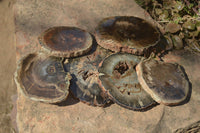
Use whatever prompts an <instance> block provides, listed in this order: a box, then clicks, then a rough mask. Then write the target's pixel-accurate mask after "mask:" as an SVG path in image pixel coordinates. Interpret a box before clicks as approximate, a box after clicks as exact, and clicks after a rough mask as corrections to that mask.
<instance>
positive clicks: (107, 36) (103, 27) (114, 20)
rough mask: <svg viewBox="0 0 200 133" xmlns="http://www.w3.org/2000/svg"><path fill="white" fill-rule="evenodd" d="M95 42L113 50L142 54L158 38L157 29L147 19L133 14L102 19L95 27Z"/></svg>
mask: <svg viewBox="0 0 200 133" xmlns="http://www.w3.org/2000/svg"><path fill="white" fill-rule="evenodd" d="M95 37H96V40H97V43H98V44H99V45H101V46H102V47H104V48H106V49H110V50H112V51H115V52H126V53H132V54H136V55H142V54H143V51H144V50H146V49H148V48H149V47H151V46H154V45H156V44H157V43H158V41H159V40H160V33H159V31H158V30H157V29H156V28H155V27H153V26H152V25H151V24H150V23H148V22H147V21H145V20H143V19H141V18H137V17H133V16H115V17H109V18H105V19H103V20H102V21H101V22H100V23H99V25H98V26H97V28H96V32H95Z"/></svg>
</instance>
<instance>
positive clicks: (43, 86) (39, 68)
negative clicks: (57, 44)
mask: <svg viewBox="0 0 200 133" xmlns="http://www.w3.org/2000/svg"><path fill="white" fill-rule="evenodd" d="M70 79H71V76H70V74H69V73H67V72H65V71H64V68H63V64H62V59H61V58H58V57H51V56H50V57H49V56H46V55H44V54H41V53H32V54H29V55H27V56H26V57H24V58H22V59H21V61H20V62H19V64H18V68H17V71H16V73H15V81H16V83H17V85H18V87H19V89H20V90H21V92H22V93H23V94H24V95H25V96H26V97H28V98H30V99H32V100H35V101H41V102H46V103H57V102H61V101H63V100H65V99H66V97H67V96H68V92H69V85H70Z"/></svg>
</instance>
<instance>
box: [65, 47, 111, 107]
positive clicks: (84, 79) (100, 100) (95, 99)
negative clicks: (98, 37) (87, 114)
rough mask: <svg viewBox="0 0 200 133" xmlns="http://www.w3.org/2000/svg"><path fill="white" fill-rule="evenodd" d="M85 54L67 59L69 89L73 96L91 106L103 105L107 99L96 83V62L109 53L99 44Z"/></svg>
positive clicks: (109, 52)
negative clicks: (69, 79) (69, 76)
mask: <svg viewBox="0 0 200 133" xmlns="http://www.w3.org/2000/svg"><path fill="white" fill-rule="evenodd" d="M93 48H94V49H92V52H91V53H90V54H89V55H87V56H82V57H78V58H73V59H69V60H68V62H67V63H66V65H65V68H66V69H67V71H69V72H70V73H71V75H72V80H71V85H70V90H71V92H72V94H73V95H74V97H76V98H78V99H80V101H82V102H84V103H87V104H89V105H93V106H103V105H104V104H105V103H106V102H107V101H108V100H109V99H108V97H107V95H106V93H105V92H104V91H103V90H102V89H101V87H99V84H98V64H99V63H100V62H101V61H102V60H103V59H104V58H105V56H107V55H109V54H111V51H109V50H106V49H104V48H102V47H100V46H97V47H96V46H95V47H93Z"/></svg>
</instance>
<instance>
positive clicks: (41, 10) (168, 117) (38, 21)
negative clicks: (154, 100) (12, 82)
mask: <svg viewBox="0 0 200 133" xmlns="http://www.w3.org/2000/svg"><path fill="white" fill-rule="evenodd" d="M14 9H15V10H14V11H15V24H16V43H17V44H16V48H17V59H19V58H20V57H22V56H23V55H26V54H28V53H30V52H34V51H38V50H40V45H39V42H38V40H37V38H38V36H39V35H40V33H41V32H42V31H44V30H46V29H48V28H50V27H53V26H75V27H79V28H81V29H85V30H87V31H88V32H90V33H94V30H95V27H96V25H97V24H98V22H99V21H100V20H102V19H103V18H105V17H109V16H116V15H123V16H124V15H129V16H132V15H133V16H137V17H141V18H143V19H145V20H148V21H150V22H151V23H154V22H153V21H152V19H151V18H150V16H149V15H148V14H147V13H146V12H145V11H144V10H143V9H142V8H140V7H139V6H137V5H136V4H135V2H134V1H124V0H116V1H112V2H111V1H109V0H96V1H94V0H73V1H69V0H63V1H53V0H40V1H27V0H17V1H16V4H15V8H14ZM185 56H186V57H188V58H184V59H182V58H183V57H182V56H179V55H173V54H170V55H169V56H166V57H165V60H166V61H167V60H168V61H175V62H178V63H179V62H180V64H181V63H182V61H183V60H184V63H183V64H181V65H182V66H183V67H184V68H185V70H186V73H187V75H188V76H189V79H190V81H191V83H192V94H191V98H190V99H189V100H188V102H187V103H184V104H183V105H180V106H174V107H170V106H164V105H157V106H155V107H153V108H152V109H149V110H147V111H144V112H137V111H132V110H128V109H125V108H122V107H120V106H118V105H116V104H111V105H110V106H108V107H105V108H101V107H92V106H88V105H86V104H83V103H81V102H79V101H77V100H74V99H73V98H72V97H69V98H68V99H67V100H66V101H65V102H64V103H62V104H59V106H58V105H52V104H44V103H40V102H35V101H31V100H29V99H27V98H25V97H24V96H23V95H22V94H21V93H18V101H17V125H18V129H19V132H20V133H42V132H47V133H51V132H53V133H54V132H56V133H65V132H94V133H95V132H104V133H110V132H115V133H117V132H120V133H121V132H136V133H137V132H146V133H152V132H162V133H165V132H166V133H168V132H174V131H176V130H177V129H180V128H185V127H187V126H188V125H191V124H193V123H195V122H197V121H199V120H200V118H199V116H200V112H199V108H200V98H199V96H200V89H199V86H200V84H199V83H200V82H199V80H200V77H199V75H200V74H199V67H200V58H199V56H197V57H194V56H193V55H191V56H189V55H187V54H186V55H185ZM18 90H19V88H18Z"/></svg>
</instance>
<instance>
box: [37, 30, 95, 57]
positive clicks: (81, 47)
mask: <svg viewBox="0 0 200 133" xmlns="http://www.w3.org/2000/svg"><path fill="white" fill-rule="evenodd" d="M38 39H39V42H40V44H41V45H42V47H43V50H44V51H45V52H47V53H49V54H51V55H53V56H59V57H76V56H80V55H83V54H85V53H87V52H88V51H89V50H90V49H91V48H92V37H91V35H90V34H89V33H88V32H86V31H84V30H82V29H79V28H76V27H53V28H50V29H48V30H46V31H45V32H44V33H42V34H41V35H40V36H39V38H38Z"/></svg>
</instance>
